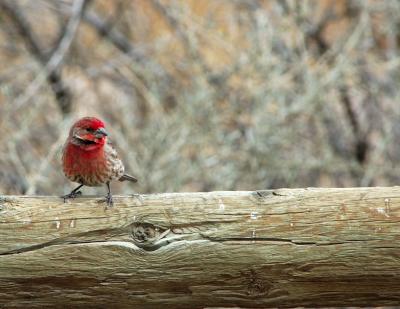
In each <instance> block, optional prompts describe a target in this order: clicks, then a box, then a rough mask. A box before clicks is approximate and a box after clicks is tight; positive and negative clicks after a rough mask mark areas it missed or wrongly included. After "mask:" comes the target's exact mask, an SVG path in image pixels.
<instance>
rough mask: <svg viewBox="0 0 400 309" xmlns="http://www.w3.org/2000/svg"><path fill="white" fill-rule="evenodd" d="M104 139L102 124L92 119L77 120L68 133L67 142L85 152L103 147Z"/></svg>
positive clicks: (105, 135)
mask: <svg viewBox="0 0 400 309" xmlns="http://www.w3.org/2000/svg"><path fill="white" fill-rule="evenodd" d="M106 138H107V132H106V130H105V128H104V122H103V121H101V120H100V119H97V118H94V117H84V118H81V119H79V120H78V121H77V122H75V123H74V125H73V126H72V127H71V130H70V132H69V142H70V143H72V144H74V145H76V146H79V148H81V149H83V150H86V151H91V150H96V149H99V148H101V147H103V146H104V144H105V143H106Z"/></svg>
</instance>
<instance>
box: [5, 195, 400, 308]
mask: <svg viewBox="0 0 400 309" xmlns="http://www.w3.org/2000/svg"><path fill="white" fill-rule="evenodd" d="M399 223H400V188H398V187H393V188H350V189H314V188H309V189H279V190H274V191H254V192H210V193H174V194H172V193H165V194H152V195H140V196H139V195H136V196H130V197H128V196H123V197H122V196H121V197H115V207H114V208H111V209H106V208H105V207H104V203H103V201H102V200H100V199H99V198H96V197H85V198H77V199H76V200H74V201H71V202H68V203H66V204H63V203H62V200H61V199H60V198H57V197H27V196H2V197H0V307H1V308H3V307H4V308H22V307H29V308H46V307H47V308H50V307H51V308H54V307H56V308H57V307H68V308H93V307H103V308H104V307H107V308H111V307H112V308H204V307H216V306H224V307H235V306H240V307H251V308H257V307H276V306H279V307H293V306H378V305H379V306H383V305H399V304H400V289H399V287H400V244H399V238H400V224H399Z"/></svg>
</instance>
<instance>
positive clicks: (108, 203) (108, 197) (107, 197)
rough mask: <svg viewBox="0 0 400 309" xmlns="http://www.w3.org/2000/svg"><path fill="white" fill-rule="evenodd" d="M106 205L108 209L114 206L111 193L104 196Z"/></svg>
mask: <svg viewBox="0 0 400 309" xmlns="http://www.w3.org/2000/svg"><path fill="white" fill-rule="evenodd" d="M106 203H107V206H108V207H113V206H114V201H113V197H112V195H111V193H108V194H107V195H106Z"/></svg>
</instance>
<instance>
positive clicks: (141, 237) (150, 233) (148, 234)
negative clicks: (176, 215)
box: [131, 223, 165, 243]
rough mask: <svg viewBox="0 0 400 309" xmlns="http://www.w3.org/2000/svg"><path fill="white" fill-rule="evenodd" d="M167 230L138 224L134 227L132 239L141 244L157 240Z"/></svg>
mask: <svg viewBox="0 0 400 309" xmlns="http://www.w3.org/2000/svg"><path fill="white" fill-rule="evenodd" d="M164 230H165V229H162V228H160V227H158V226H155V225H153V224H150V223H138V224H133V225H132V232H131V233H132V238H133V239H134V240H135V241H136V242H139V243H144V242H149V241H152V240H154V239H156V238H157V237H158V236H159V235H160V234H161V233H162V232H163V231H164Z"/></svg>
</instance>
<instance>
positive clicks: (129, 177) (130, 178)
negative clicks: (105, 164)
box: [119, 174, 138, 182]
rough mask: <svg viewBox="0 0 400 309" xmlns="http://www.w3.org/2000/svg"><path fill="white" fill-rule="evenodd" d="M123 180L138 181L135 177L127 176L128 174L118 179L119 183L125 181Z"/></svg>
mask: <svg viewBox="0 0 400 309" xmlns="http://www.w3.org/2000/svg"><path fill="white" fill-rule="evenodd" d="M125 180H128V181H132V182H137V181H138V180H137V179H136V178H135V177H133V176H131V175H128V174H124V175H122V176H121V178H120V179H119V181H125Z"/></svg>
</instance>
